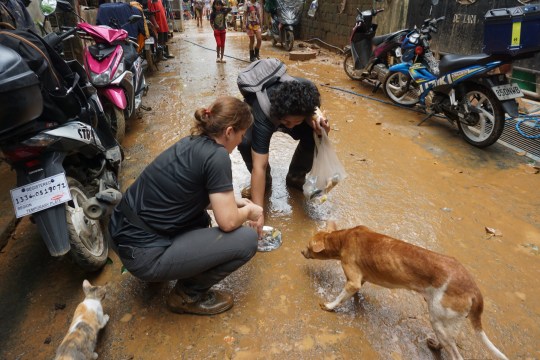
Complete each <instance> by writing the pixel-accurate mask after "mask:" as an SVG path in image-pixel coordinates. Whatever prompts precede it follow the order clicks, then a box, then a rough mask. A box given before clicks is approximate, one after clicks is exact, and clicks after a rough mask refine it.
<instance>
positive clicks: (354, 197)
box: [0, 21, 540, 360]
mask: <svg viewBox="0 0 540 360" xmlns="http://www.w3.org/2000/svg"><path fill="white" fill-rule="evenodd" d="M171 41H172V42H171V45H170V47H171V49H172V53H173V54H174V55H175V56H176V58H175V59H172V60H169V61H168V62H162V63H160V64H159V71H157V72H154V73H153V74H151V75H148V82H149V83H150V91H149V93H148V96H147V97H145V98H144V104H145V105H146V106H149V107H151V110H150V111H142V112H141V114H140V117H139V118H138V119H137V120H135V121H133V122H131V123H130V124H129V129H128V132H127V136H126V139H125V140H124V142H123V146H124V150H125V154H126V158H125V161H124V163H123V169H122V183H123V187H124V188H125V187H127V186H129V185H130V184H131V183H132V181H133V180H134V179H135V178H136V177H137V175H138V174H139V173H140V172H141V171H142V170H143V168H144V167H145V165H146V164H148V163H149V162H150V161H151V160H152V159H153V158H154V157H155V156H156V155H157V154H158V153H159V152H161V151H162V150H164V149H166V148H167V147H168V146H170V145H172V144H173V143H174V142H175V141H177V140H178V139H180V138H181V137H183V136H185V135H187V134H188V132H189V129H190V125H191V119H192V115H193V112H194V110H195V109H196V108H197V107H202V106H207V105H209V104H210V103H211V102H212V101H213V100H214V98H215V97H216V96H217V95H220V94H232V95H235V96H239V92H238V90H237V88H236V75H237V71H238V69H240V68H241V67H244V66H246V65H247V62H246V60H247V58H248V50H247V47H248V40H247V36H246V35H245V34H243V33H235V32H229V33H228V35H227V48H226V54H227V55H229V56H230V57H228V58H227V63H226V64H216V63H215V53H214V52H213V50H212V49H214V46H215V42H214V39H213V37H212V34H211V30H210V26H209V25H208V23H207V22H205V24H204V28H203V29H200V28H196V27H195V23H194V22H193V21H188V22H187V24H186V31H185V32H183V33H175V34H174V37H173V39H172V40H171ZM261 55H262V56H263V57H277V58H280V59H282V60H284V61H285V62H286V63H287V65H288V68H289V72H290V73H291V74H292V75H294V76H302V77H306V78H309V79H312V80H313V81H314V82H315V83H316V84H317V85H318V86H319V89H320V91H321V94H322V102H323V106H322V108H323V109H324V110H325V111H326V114H327V116H328V118H329V119H330V122H331V125H332V128H333V131H332V132H331V133H330V138H331V140H332V142H333V144H334V146H335V148H336V151H337V153H338V156H339V158H340V159H341V161H342V162H343V164H344V166H345V168H346V170H347V172H348V178H347V179H346V180H345V181H343V182H342V183H340V184H339V185H338V186H337V187H336V188H335V189H334V190H333V191H332V192H331V196H330V198H329V200H328V201H327V202H326V203H324V204H323V205H317V206H315V205H313V204H306V203H305V201H304V200H303V197H302V194H301V193H299V192H297V191H295V190H289V189H287V188H286V187H285V184H284V178H285V174H286V171H287V167H288V161H289V159H290V157H291V156H292V152H293V150H294V147H295V143H294V141H292V140H291V139H289V138H287V137H285V136H279V135H277V136H275V138H274V139H273V142H272V149H271V159H270V162H271V166H272V176H273V180H274V181H273V188H272V191H271V193H270V194H269V200H268V202H267V204H268V205H267V208H266V211H267V215H266V219H267V224H268V225H271V226H274V227H276V228H277V229H279V230H281V232H282V234H283V245H282V246H281V247H280V248H279V249H277V250H275V251H273V252H265V253H257V255H256V256H255V257H254V258H253V260H252V261H251V262H249V263H248V264H247V265H246V266H244V267H243V268H242V269H240V270H239V271H238V272H237V273H234V274H233V275H231V276H230V277H229V278H228V279H226V281H224V282H223V283H222V284H220V285H219V286H221V287H223V288H226V289H229V290H232V291H233V292H234V294H235V306H234V307H233V309H231V310H230V311H228V312H226V313H224V314H221V315H217V316H212V317H199V316H191V315H176V314H172V313H170V312H168V311H167V309H166V308H165V298H166V295H167V293H168V291H169V289H170V288H171V287H172V286H173V285H174V283H162V284H148V283H144V282H141V281H139V280H137V279H136V278H134V277H132V276H131V275H130V274H129V273H122V271H121V264H120V262H119V260H118V258H117V257H116V256H115V254H113V253H111V254H110V259H111V262H110V263H109V264H107V265H106V266H105V268H104V269H103V270H102V271H101V272H99V273H97V274H85V273H83V272H82V271H80V270H79V269H78V268H77V267H76V266H75V265H74V264H72V263H71V262H70V261H69V259H54V258H51V257H50V256H49V255H48V253H47V250H46V248H45V246H44V244H43V243H42V242H41V240H40V236H39V234H38V233H37V231H36V228H35V227H34V226H33V225H32V224H31V223H30V221H29V220H28V219H27V218H25V219H23V220H22V221H21V222H20V223H19V225H18V227H17V229H16V231H15V232H14V233H13V236H12V238H11V239H10V240H9V243H8V245H7V246H6V247H5V248H4V249H3V250H2V252H1V254H0V273H1V274H2V275H1V276H2V280H1V281H0V359H21V360H22V359H50V358H52V357H53V356H54V352H55V349H56V347H57V346H58V345H59V344H60V342H61V340H62V338H63V336H64V334H65V332H66V330H67V328H68V326H69V323H70V321H71V318H72V314H73V311H74V309H75V307H76V306H77V304H78V303H79V302H80V301H81V300H82V298H83V294H82V288H81V284H82V280H83V279H85V278H88V279H89V280H90V281H91V282H93V283H96V284H108V289H109V290H108V297H107V298H106V299H105V301H104V303H103V306H104V308H105V312H106V313H108V314H109V315H110V321H109V323H108V325H107V326H106V328H105V329H104V330H103V331H102V332H101V334H100V337H99V340H98V344H97V349H96V351H97V352H98V353H99V356H100V358H101V359H119V360H120V359H121V360H127V359H393V360H397V359H448V358H449V357H448V354H447V353H446V352H442V353H441V354H436V353H433V352H431V351H430V350H429V349H428V347H427V345H426V341H425V340H426V338H427V337H428V336H429V335H431V334H432V331H431V328H430V325H429V320H428V317H427V310H426V305H425V303H424V301H423V299H422V298H421V296H420V295H418V294H415V293H412V292H408V291H405V290H388V289H385V288H381V287H378V286H374V285H370V284H366V285H365V287H364V288H363V289H362V290H361V291H360V293H359V294H358V296H356V297H355V298H353V299H351V300H349V301H348V302H347V303H346V304H345V305H344V306H341V307H339V308H338V310H337V311H336V312H335V313H329V312H325V311H322V310H321V309H320V308H319V305H318V303H319V302H320V301H321V300H330V299H332V298H333V297H335V296H336V295H337V294H338V293H339V291H340V290H341V287H342V285H343V283H344V276H343V274H342V270H341V267H340V265H339V262H337V261H328V262H319V261H315V260H306V259H304V258H303V257H302V256H301V254H300V250H301V249H302V248H303V247H304V246H305V244H306V243H307V241H308V240H309V238H310V236H311V235H312V234H313V233H314V232H315V231H317V230H318V229H321V228H324V226H325V221H326V220H328V219H335V220H337V222H338V224H339V226H341V227H352V226H355V225H359V224H363V225H367V226H369V227H371V228H373V229H376V230H378V231H380V232H384V233H387V234H389V235H391V236H394V237H397V238H400V239H403V240H405V241H408V242H411V243H413V244H416V245H420V246H423V247H426V248H428V249H431V250H434V251H438V252H442V253H445V254H447V255H450V256H454V257H456V258H457V259H459V260H460V261H461V262H462V263H463V264H464V265H465V267H466V268H467V269H468V270H470V272H471V273H472V274H473V276H474V278H475V279H476V280H477V283H478V285H479V287H480V289H481V290H482V292H483V294H484V300H485V310H484V316H483V324H484V328H485V330H486V333H487V334H488V336H489V337H490V339H491V340H492V341H493V343H494V344H496V345H497V346H498V347H499V348H500V349H501V350H502V351H503V352H504V353H505V354H506V355H507V356H508V357H509V358H510V359H539V358H540V345H539V341H540V327H539V326H538V324H539V323H540V302H538V297H539V295H540V266H539V264H540V254H539V251H538V247H539V246H540V212H539V209H540V192H539V191H538V189H539V184H540V174H538V171H537V170H536V169H535V168H534V167H533V165H535V164H534V161H533V160H531V159H530V158H528V157H525V156H521V155H520V154H516V152H515V151H512V150H509V149H507V148H505V147H503V146H502V145H499V144H496V145H494V146H492V147H490V148H488V149H484V150H480V149H476V148H473V147H471V146H470V145H468V144H467V143H465V142H464V141H463V140H462V139H461V138H460V137H459V136H458V135H457V133H456V131H455V129H453V128H452V127H451V126H450V124H448V123H446V122H445V121H443V120H440V119H436V120H431V121H428V122H427V123H426V124H424V125H423V126H421V127H418V126H416V124H417V123H418V122H419V121H420V120H421V119H422V118H423V115H422V114H419V113H417V112H414V111H410V110H404V109H400V108H397V107H394V106H391V105H389V104H387V103H385V101H386V99H385V98H384V96H383V94H382V93H381V92H378V93H377V94H375V95H372V94H371V88H369V87H366V86H362V85H360V84H358V83H357V82H353V81H352V80H350V79H348V78H347V76H346V75H345V73H344V72H343V70H342V67H341V58H340V57H339V56H338V55H336V54H332V53H330V52H327V51H322V50H320V53H319V56H318V58H317V59H316V60H310V61H306V62H290V61H288V57H287V53H286V52H284V51H283V50H281V49H280V48H272V46H271V44H270V42H269V41H266V42H264V43H263V48H262V50H261ZM328 86H333V87H338V88H340V89H344V90H347V91H351V92H355V93H358V94H362V95H365V96H368V97H362V96H356V95H354V94H351V93H347V92H343V91H339V90H335V89H333V88H330V87H328ZM371 97H372V98H371ZM377 100H380V101H377ZM232 158H233V164H234V168H233V172H234V178H235V184H234V185H235V189H236V191H237V192H239V189H240V188H241V187H243V186H245V185H246V184H247V183H248V182H249V177H248V173H247V171H246V169H245V167H244V165H243V163H242V161H241V158H240V156H239V154H238V153H237V152H236V151H235V152H234V153H233V155H232ZM6 206H9V204H7V205H6ZM486 227H489V228H492V229H494V230H496V232H497V236H490V235H489V234H487V233H486ZM458 340H459V347H460V349H461V352H462V354H463V356H464V357H465V358H467V359H488V358H491V355H490V354H489V353H488V352H487V351H486V349H485V348H484V346H483V345H482V344H481V343H480V342H479V341H478V340H477V339H476V338H475V337H474V334H473V332H472V331H471V328H470V326H469V325H468V324H467V325H466V326H464V328H463V332H462V334H461V335H460V336H459V339H458Z"/></svg>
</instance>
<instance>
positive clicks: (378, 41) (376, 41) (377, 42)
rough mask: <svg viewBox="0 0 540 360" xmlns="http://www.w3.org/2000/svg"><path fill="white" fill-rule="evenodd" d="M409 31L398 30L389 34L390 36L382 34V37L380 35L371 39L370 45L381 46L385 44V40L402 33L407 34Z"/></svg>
mask: <svg viewBox="0 0 540 360" xmlns="http://www.w3.org/2000/svg"><path fill="white" fill-rule="evenodd" d="M408 31H409V30H398V31H396V32H393V33H390V34H384V35H380V36H375V37H374V38H373V40H372V41H371V43H372V44H373V45H375V46H379V45H380V44H382V43H383V42H385V41H386V40H387V39H390V38H392V37H394V36H396V35H399V34H400V33H403V34H404V35H405V33H406V32H408Z"/></svg>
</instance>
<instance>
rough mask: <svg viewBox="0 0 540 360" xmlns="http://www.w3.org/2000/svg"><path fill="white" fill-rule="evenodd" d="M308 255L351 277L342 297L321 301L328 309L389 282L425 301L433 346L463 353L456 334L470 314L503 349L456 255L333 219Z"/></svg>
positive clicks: (456, 355)
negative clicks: (368, 286)
mask: <svg viewBox="0 0 540 360" xmlns="http://www.w3.org/2000/svg"><path fill="white" fill-rule="evenodd" d="M302 255H304V257H305V258H306V259H320V260H327V259H335V260H340V261H341V266H342V267H343V271H344V273H345V276H346V278H347V282H346V284H345V287H344V288H343V290H342V291H341V293H340V294H339V295H338V297H337V298H336V299H335V300H334V301H332V302H329V303H325V304H321V307H322V308H323V309H324V310H327V311H332V310H333V309H334V308H335V307H336V306H338V305H339V304H341V303H342V302H344V301H346V300H348V299H349V298H350V297H351V296H353V295H354V294H355V293H356V292H357V291H358V290H360V287H361V286H362V284H364V282H366V281H368V282H370V283H373V284H376V285H380V286H384V287H386V288H403V289H408V290H414V291H416V292H419V293H420V294H422V295H423V296H424V299H425V300H426V302H427V305H428V310H429V317H430V321H431V326H432V327H433V330H434V331H435V335H436V336H437V339H438V341H437V340H434V339H429V340H428V346H429V347H430V348H432V349H434V350H438V349H441V348H442V347H445V348H446V349H447V350H448V351H449V352H450V354H451V357H452V359H463V358H462V357H461V355H460V353H459V351H458V348H457V345H456V342H455V339H454V338H455V336H456V335H457V332H458V331H459V325H460V324H461V323H462V322H463V321H464V319H465V318H466V317H468V318H469V320H470V321H471V324H472V326H473V328H474V330H475V332H476V334H477V335H478V336H479V337H480V338H481V339H482V341H483V342H484V344H485V345H486V346H487V347H488V348H489V350H490V351H491V352H492V353H493V355H495V356H496V357H497V358H498V359H505V360H508V358H507V357H506V356H505V355H504V354H503V353H502V352H500V351H499V350H498V349H497V348H496V347H495V346H494V345H493V344H492V343H491V341H490V340H489V339H488V337H487V336H486V334H485V332H484V331H483V330H482V321H481V316H482V311H483V308H484V301H483V298H482V294H481V293H480V289H478V286H476V283H475V282H474V280H473V278H472V276H471V275H470V274H469V272H468V271H467V269H465V267H464V266H463V265H461V264H460V263H459V262H458V261H457V260H456V259H454V258H451V257H448V256H444V255H441V254H437V253H435V252H433V251H429V250H426V249H424V248H421V247H418V246H415V245H412V244H408V243H406V242H404V241H401V240H397V239H393V238H391V237H389V236H386V235H383V234H379V233H376V232H374V231H371V230H369V229H368V228H367V227H365V226H357V227H355V228H352V229H345V230H336V227H335V224H334V223H331V222H329V225H328V231H320V232H318V233H317V234H315V236H314V237H313V239H312V240H311V241H310V243H309V245H308V247H307V248H306V250H303V251H302Z"/></svg>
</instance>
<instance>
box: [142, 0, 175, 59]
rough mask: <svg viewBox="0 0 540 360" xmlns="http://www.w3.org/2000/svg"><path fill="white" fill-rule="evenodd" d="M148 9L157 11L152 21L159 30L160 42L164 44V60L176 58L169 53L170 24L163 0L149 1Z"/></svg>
mask: <svg viewBox="0 0 540 360" xmlns="http://www.w3.org/2000/svg"><path fill="white" fill-rule="evenodd" d="M148 10H150V11H157V12H156V13H155V15H154V16H153V17H152V18H151V20H150V21H151V22H152V24H153V25H154V26H155V27H156V29H157V31H158V44H160V45H161V46H163V57H164V59H163V60H167V59H170V58H174V56H173V55H171V54H169V47H168V46H167V45H166V43H167V40H168V39H169V24H167V14H166V12H165V7H163V3H162V2H161V0H151V1H149V2H148Z"/></svg>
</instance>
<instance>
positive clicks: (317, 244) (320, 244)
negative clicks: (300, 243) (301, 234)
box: [311, 239, 324, 253]
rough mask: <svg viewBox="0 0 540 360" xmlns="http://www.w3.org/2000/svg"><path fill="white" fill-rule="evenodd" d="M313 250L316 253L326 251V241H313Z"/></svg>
mask: <svg viewBox="0 0 540 360" xmlns="http://www.w3.org/2000/svg"><path fill="white" fill-rule="evenodd" d="M311 250H312V251H313V252H314V253H320V252H321V251H323V250H324V241H323V240H322V239H317V240H313V241H312V242H311Z"/></svg>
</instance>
